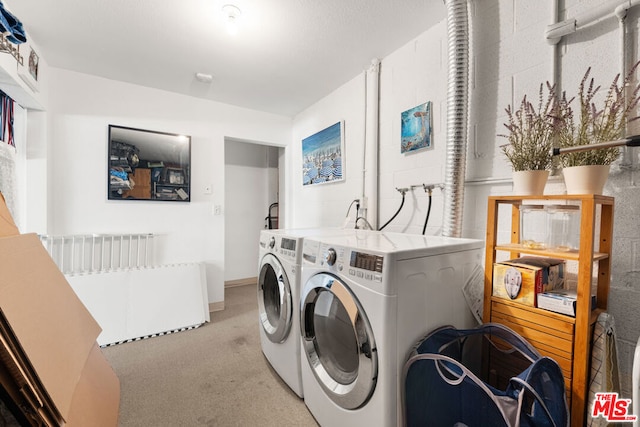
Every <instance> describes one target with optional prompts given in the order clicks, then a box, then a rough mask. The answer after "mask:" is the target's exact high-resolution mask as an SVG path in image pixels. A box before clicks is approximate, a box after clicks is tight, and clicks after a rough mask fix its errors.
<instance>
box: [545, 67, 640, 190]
mask: <svg viewBox="0 0 640 427" xmlns="http://www.w3.org/2000/svg"><path fill="white" fill-rule="evenodd" d="M639 64H640V62H637V63H636V64H635V65H634V66H633V67H632V68H631V69H630V70H629V72H628V73H627V75H626V77H625V78H624V80H623V81H622V82H621V83H619V80H620V74H618V75H616V77H615V78H614V79H613V82H612V83H611V85H610V86H609V90H608V91H607V94H606V96H605V97H604V101H602V103H601V104H600V105H596V102H595V101H594V98H595V97H596V95H597V93H598V91H599V90H600V86H595V83H594V79H593V78H589V74H590V73H591V68H590V67H589V68H588V69H587V72H586V73H585V74H584V77H583V78H582V80H581V81H580V85H579V87H578V102H579V106H578V107H579V108H580V113H579V117H578V118H577V120H576V118H575V117H574V112H573V110H572V108H571V106H570V104H571V102H572V101H573V98H572V99H570V100H567V98H566V95H564V94H563V96H562V98H561V99H560V100H559V102H558V110H557V114H556V118H557V119H559V123H560V125H559V126H558V144H559V146H560V147H561V148H570V147H576V146H587V145H594V144H598V143H602V142H608V141H615V140H618V139H621V138H624V136H625V133H626V132H625V131H626V127H627V124H628V123H629V122H631V121H634V120H636V119H638V117H637V116H635V115H634V112H635V110H636V108H637V106H638V102H639V101H640V98H639V96H638V94H639V92H640V84H637V85H635V87H633V86H632V85H631V81H632V79H633V75H634V74H635V71H636V69H637V68H638V65H639ZM627 88H630V89H627ZM618 156H619V149H618V148H617V147H611V148H598V147H595V146H594V147H593V149H590V150H586V151H577V152H570V153H565V154H561V155H560V164H561V166H562V174H563V176H564V180H565V185H566V187H567V193H569V194H602V190H603V188H604V184H605V183H606V180H607V178H608V176H609V169H610V165H611V163H613V162H614V161H615V160H616V159H617V158H618Z"/></svg>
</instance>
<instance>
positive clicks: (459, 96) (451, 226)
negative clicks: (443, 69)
mask: <svg viewBox="0 0 640 427" xmlns="http://www.w3.org/2000/svg"><path fill="white" fill-rule="evenodd" d="M444 3H445V6H446V8H447V34H448V38H447V39H448V50H449V75H448V89H447V144H446V145H447V160H446V168H445V182H444V191H445V193H444V224H443V227H442V234H443V235H444V236H448V237H460V235H461V234H462V207H463V203H464V178H465V167H466V160H467V156H466V154H467V115H468V91H469V13H468V10H467V0H444Z"/></svg>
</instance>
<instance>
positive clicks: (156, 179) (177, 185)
mask: <svg viewBox="0 0 640 427" xmlns="http://www.w3.org/2000/svg"><path fill="white" fill-rule="evenodd" d="M108 170H109V173H108V176H107V182H108V184H107V185H108V188H107V194H108V199H109V200H165V201H177V202H188V201H190V199H191V137H190V136H188V135H178V134H173V133H167V132H158V131H152V130H146V129H135V128H129V127H123V126H116V125H109V161H108Z"/></svg>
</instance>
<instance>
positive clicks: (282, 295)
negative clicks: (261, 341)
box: [258, 254, 297, 343]
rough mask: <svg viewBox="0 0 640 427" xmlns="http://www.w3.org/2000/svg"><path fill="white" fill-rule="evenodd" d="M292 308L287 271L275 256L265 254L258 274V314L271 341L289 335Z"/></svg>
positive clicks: (282, 338)
mask: <svg viewBox="0 0 640 427" xmlns="http://www.w3.org/2000/svg"><path fill="white" fill-rule="evenodd" d="M296 303H297V302H296ZM292 310H293V301H292V297H291V286H290V285H289V279H288V278H287V273H286V271H285V270H284V268H283V267H282V264H280V261H278V259H277V258H276V257H275V256H273V255H271V254H267V255H265V256H264V257H263V258H262V262H261V263H260V275H259V276H258V315H259V317H260V324H261V325H262V329H263V330H264V332H265V334H266V335H267V338H269V340H270V341H271V342H274V343H281V342H283V341H284V340H285V339H286V338H287V336H288V335H289V331H290V330H291V314H292V313H293V311H292Z"/></svg>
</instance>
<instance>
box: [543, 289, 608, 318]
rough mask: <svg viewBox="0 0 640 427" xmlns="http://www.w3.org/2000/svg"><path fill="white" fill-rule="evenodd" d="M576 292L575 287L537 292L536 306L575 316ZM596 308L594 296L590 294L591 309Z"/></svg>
mask: <svg viewBox="0 0 640 427" xmlns="http://www.w3.org/2000/svg"><path fill="white" fill-rule="evenodd" d="M577 300H578V294H577V292H576V290H575V289H560V290H556V291H549V292H543V293H540V294H538V308H541V309H543V310H549V311H553V312H556V313H560V314H566V315H568V316H571V317H576V302H577ZM595 308H596V296H595V295H591V310H593V309H595Z"/></svg>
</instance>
